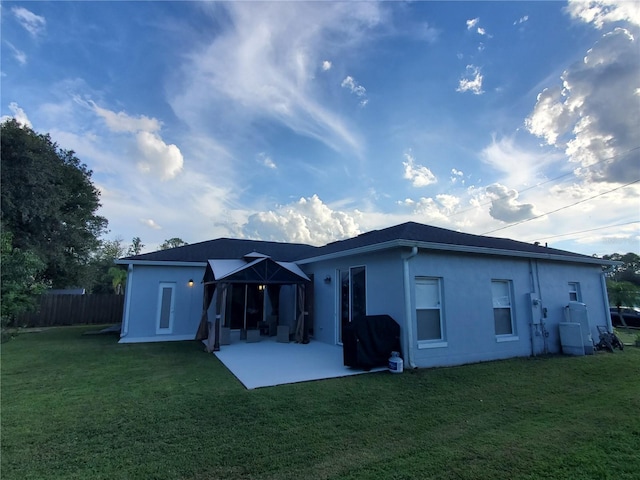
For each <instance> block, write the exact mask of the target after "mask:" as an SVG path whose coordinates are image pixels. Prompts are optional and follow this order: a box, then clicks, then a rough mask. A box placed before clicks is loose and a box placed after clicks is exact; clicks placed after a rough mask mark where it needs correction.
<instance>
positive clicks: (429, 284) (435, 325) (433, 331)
mask: <svg viewBox="0 0 640 480" xmlns="http://www.w3.org/2000/svg"><path fill="white" fill-rule="evenodd" d="M441 307H442V303H441V301H440V279H438V278H416V327H417V330H418V337H417V339H418V341H436V340H440V341H442V340H444V332H443V326H442V308H441Z"/></svg>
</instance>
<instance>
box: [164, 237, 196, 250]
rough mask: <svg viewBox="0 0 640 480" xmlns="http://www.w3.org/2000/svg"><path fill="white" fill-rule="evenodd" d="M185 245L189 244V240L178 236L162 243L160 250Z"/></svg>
mask: <svg viewBox="0 0 640 480" xmlns="http://www.w3.org/2000/svg"><path fill="white" fill-rule="evenodd" d="M183 245H189V244H188V243H187V242H185V241H184V240H182V239H181V238H178V237H173V238H170V239H169V240H165V241H164V243H163V244H162V245H160V250H168V249H170V248H176V247H182V246H183Z"/></svg>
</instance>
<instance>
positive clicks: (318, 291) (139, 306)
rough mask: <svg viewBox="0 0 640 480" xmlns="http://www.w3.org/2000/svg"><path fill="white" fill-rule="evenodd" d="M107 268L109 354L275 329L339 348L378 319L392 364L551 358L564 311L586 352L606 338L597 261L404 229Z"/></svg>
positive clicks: (238, 243) (223, 248)
mask: <svg viewBox="0 0 640 480" xmlns="http://www.w3.org/2000/svg"><path fill="white" fill-rule="evenodd" d="M119 263H121V264H127V265H128V269H129V274H128V281H127V291H126V295H127V297H126V303H125V312H124V317H123V328H122V337H121V342H146V341H164V340H187V339H195V338H196V335H198V338H201V339H206V344H207V346H208V348H209V349H210V350H214V349H218V348H233V347H232V346H230V347H227V346H225V343H227V342H226V338H225V335H224V332H226V331H227V330H226V329H228V330H232V331H234V330H235V331H239V332H240V334H241V335H240V338H242V339H243V341H245V338H248V336H247V332H249V331H258V333H255V332H254V333H253V334H254V335H262V336H263V337H268V336H269V335H275V334H276V331H277V329H278V327H281V328H280V329H281V330H282V329H283V328H284V329H286V331H287V332H288V333H289V334H290V336H291V338H292V339H297V340H299V341H307V340H311V341H319V342H325V343H329V344H342V331H343V327H345V326H346V325H348V324H349V323H350V322H352V321H353V320H355V319H356V318H359V317H362V316H372V315H389V316H391V317H392V318H393V319H394V320H395V321H396V322H397V323H398V325H399V326H400V332H401V346H402V356H403V358H404V361H405V365H407V366H408V367H431V366H443V365H456V364H464V363H471V362H478V361H486V360H493V359H500V358H508V357H516V356H529V355H538V354H543V353H547V352H548V353H557V352H560V351H561V338H560V324H561V323H563V322H566V321H568V320H572V318H571V315H572V312H574V311H575V309H570V308H569V305H570V304H571V305H574V306H575V305H577V304H580V305H581V306H582V307H581V308H582V311H583V314H581V315H582V316H583V317H584V318H585V319H586V320H587V325H586V327H585V329H586V331H587V332H589V333H590V334H591V335H592V337H593V338H594V339H596V340H597V334H598V331H597V327H598V326H605V327H606V328H608V329H610V328H611V325H610V317H609V304H608V299H607V293H606V288H605V282H604V277H603V269H602V266H603V265H609V264H611V262H608V261H605V260H602V259H598V258H594V257H589V256H585V255H579V254H575V253H571V252H566V251H562V250H556V249H552V248H547V247H544V246H541V245H535V244H528V243H523V242H517V241H513V240H509V239H503V238H492V237H484V236H478V235H470V234H465V233H460V232H454V231H451V230H447V229H442V228H436V227H432V226H428V225H422V224H418V223H413V222H409V223H405V224H401V225H397V226H394V227H390V228H386V229H382V230H376V231H372V232H368V233H365V234H362V235H359V236H357V237H354V238H351V239H347V240H343V241H339V242H334V243H331V244H328V245H325V246H323V247H313V246H309V245H301V244H288V243H277V242H261V241H249V240H234V239H218V240H212V241H209V242H202V243H199V244H193V245H187V246H183V247H178V248H174V249H170V250H164V251H160V252H153V253H148V254H142V255H137V256H133V257H128V258H124V259H121V260H119ZM574 315H575V314H574ZM573 320H575V319H573ZM589 333H587V336H588V334H589ZM249 337H251V335H249ZM254 339H255V337H254ZM221 340H222V342H221Z"/></svg>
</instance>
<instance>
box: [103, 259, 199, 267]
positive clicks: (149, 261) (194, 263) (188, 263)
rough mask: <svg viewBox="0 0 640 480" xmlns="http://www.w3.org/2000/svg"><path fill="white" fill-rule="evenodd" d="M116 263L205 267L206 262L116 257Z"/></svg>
mask: <svg viewBox="0 0 640 480" xmlns="http://www.w3.org/2000/svg"><path fill="white" fill-rule="evenodd" d="M115 264H116V265H147V266H149V267H159V266H163V267H206V266H207V262H176V261H162V260H127V259H118V260H116V261H115Z"/></svg>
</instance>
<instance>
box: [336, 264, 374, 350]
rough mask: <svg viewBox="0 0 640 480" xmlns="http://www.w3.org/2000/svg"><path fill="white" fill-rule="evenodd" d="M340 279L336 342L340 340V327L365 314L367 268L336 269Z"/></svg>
mask: <svg viewBox="0 0 640 480" xmlns="http://www.w3.org/2000/svg"><path fill="white" fill-rule="evenodd" d="M337 278H339V279H340V286H339V290H340V292H339V294H340V303H339V308H340V315H339V318H340V328H338V342H339V343H341V342H342V328H343V327H345V326H346V325H348V324H349V323H350V322H351V321H353V320H354V319H356V318H358V317H360V316H363V315H366V314H367V269H366V267H351V268H349V270H348V271H346V270H343V271H338V272H337Z"/></svg>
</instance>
